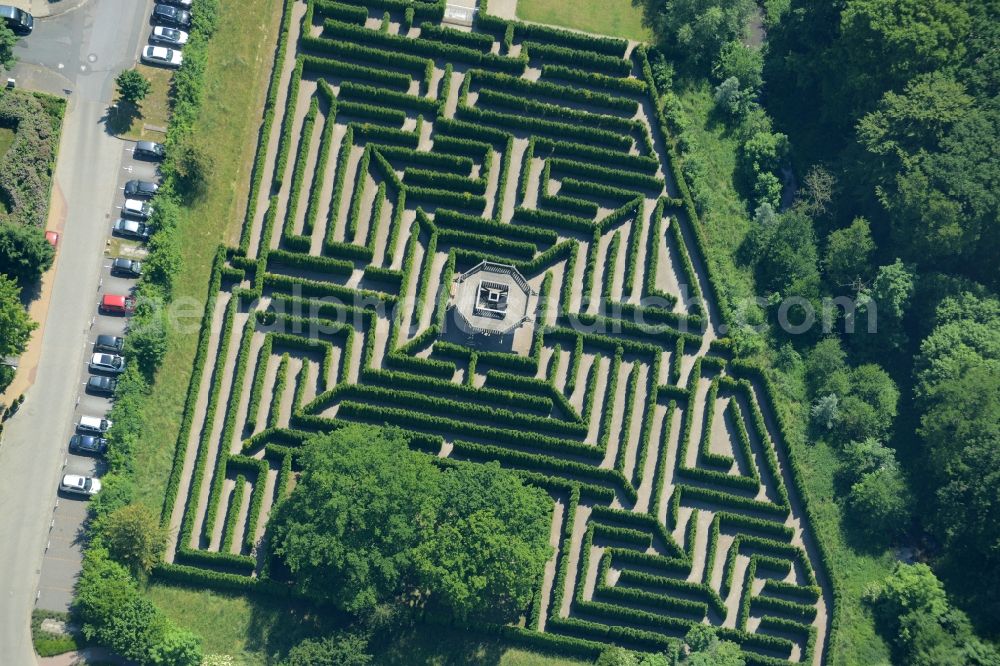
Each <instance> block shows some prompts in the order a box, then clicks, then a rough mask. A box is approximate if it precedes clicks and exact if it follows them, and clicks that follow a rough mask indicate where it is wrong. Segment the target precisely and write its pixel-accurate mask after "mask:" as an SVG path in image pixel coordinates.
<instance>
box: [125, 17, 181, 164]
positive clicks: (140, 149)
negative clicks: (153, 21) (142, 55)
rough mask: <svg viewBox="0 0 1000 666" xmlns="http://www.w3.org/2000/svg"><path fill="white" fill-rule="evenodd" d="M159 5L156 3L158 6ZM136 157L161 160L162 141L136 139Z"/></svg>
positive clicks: (163, 151)
mask: <svg viewBox="0 0 1000 666" xmlns="http://www.w3.org/2000/svg"><path fill="white" fill-rule="evenodd" d="M159 6H160V5H157V7H159ZM167 9H173V7H167ZM133 154H134V155H135V156H136V157H146V158H149V159H151V160H162V159H163V157H164V155H166V151H165V150H164V149H163V144H162V143H156V142H155V141H137V142H136V144H135V152H134V153H133Z"/></svg>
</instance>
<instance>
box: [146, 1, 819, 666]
mask: <svg viewBox="0 0 1000 666" xmlns="http://www.w3.org/2000/svg"><path fill="white" fill-rule="evenodd" d="M482 4H484V5H485V3H482ZM444 9H445V7H444V4H443V3H438V2H417V1H411V0H356V1H355V2H343V1H342V2H336V1H333V0H309V1H308V2H302V1H301V0H287V2H286V6H285V14H284V18H283V26H282V37H281V41H280V43H279V49H278V53H277V56H276V60H275V69H274V74H273V78H272V80H271V82H270V88H269V97H268V100H267V105H266V108H265V116H264V121H263V125H262V128H261V133H260V143H259V146H258V149H257V154H256V162H255V165H254V171H253V178H252V183H251V194H250V197H249V201H248V202H247V212H246V223H245V226H244V229H243V233H242V237H241V240H240V244H239V246H238V247H233V248H222V249H220V250H219V253H218V255H217V258H216V263H215V267H214V270H213V274H212V282H211V285H210V287H209V295H210V297H211V299H214V307H212V308H209V309H208V310H207V311H206V316H205V319H204V321H203V324H202V334H201V344H200V347H199V351H198V357H197V360H196V366H195V372H194V375H193V380H192V384H191V389H190V393H189V396H188V402H187V405H186V410H185V419H184V423H183V424H182V433H181V437H180V441H179V443H178V448H177V458H176V461H175V465H174V470H173V474H172V476H171V479H170V487H169V491H168V497H167V502H166V505H165V507H164V521H165V522H166V523H168V524H169V525H171V526H172V527H174V528H175V529H176V530H177V535H178V536H177V539H176V541H175V542H174V543H173V544H172V547H171V549H170V552H169V554H168V557H167V560H168V562H167V563H165V564H164V565H163V566H161V567H160V568H159V569H158V574H159V575H160V576H163V577H167V578H172V579H178V580H184V581H187V582H193V583H197V584H206V585H214V586H221V587H230V588H241V589H255V590H258V591H261V592H265V593H273V594H286V593H287V586H286V585H284V584H283V583H282V582H281V581H278V580H274V579H273V578H272V577H271V576H270V575H269V572H268V567H267V566H266V562H265V561H264V560H265V558H263V557H262V554H263V552H264V551H265V548H264V547H263V546H262V545H261V540H262V539H266V530H265V525H266V521H267V516H268V513H269V511H270V509H271V507H272V506H273V504H274V503H275V502H276V501H278V500H280V498H281V497H283V496H284V495H286V494H287V493H288V492H290V490H291V487H292V485H293V484H294V480H295V470H296V451H297V449H298V447H299V446H300V445H301V444H302V443H303V441H305V440H306V439H307V438H308V437H309V436H310V434H311V433H314V432H320V431H329V430H332V429H336V428H338V427H341V426H342V425H343V424H345V423H349V422H366V423H374V424H383V423H388V424H393V425H397V426H400V427H402V428H405V429H407V430H409V431H411V432H412V433H413V443H414V446H417V447H419V448H421V449H423V450H426V451H427V452H428V453H429V454H432V455H436V456H439V457H440V458H442V464H448V460H451V459H454V460H471V461H488V460H497V461H500V462H501V464H503V465H505V466H509V467H511V468H513V469H517V470H520V471H521V472H523V474H524V476H525V478H526V479H528V480H529V481H530V482H532V483H535V484H538V485H540V486H542V487H544V488H546V489H547V490H548V491H550V492H551V495H552V497H553V499H554V511H553V525H552V533H551V542H552V545H553V547H554V550H555V555H554V557H553V559H552V561H551V562H550V564H549V566H548V568H547V569H546V572H545V575H544V577H543V578H542V579H541V580H539V581H538V593H537V595H536V598H535V601H534V604H533V607H531V608H527V609H525V623H524V624H525V626H524V627H503V628H499V627H494V628H492V629H494V630H496V631H501V632H504V633H506V634H509V635H511V636H516V637H518V638H520V639H523V640H524V641H528V642H535V643H539V644H544V645H547V646H550V647H555V648H557V649H562V650H565V651H574V650H576V651H582V652H584V653H592V652H593V650H594V648H595V646H598V645H599V644H603V643H612V642H613V643H619V644H622V645H626V646H630V647H634V648H640V649H648V650H656V649H662V648H663V647H664V646H666V645H667V644H668V642H669V641H672V640H674V639H675V638H677V637H680V636H683V634H684V633H685V632H686V630H687V628H688V627H689V626H690V625H691V624H692V623H698V622H707V623H710V624H712V625H714V626H716V627H719V631H720V633H721V635H722V637H724V638H726V639H731V640H734V641H736V642H738V643H739V644H740V645H741V646H742V648H743V649H744V651H745V652H746V654H747V658H748V663H753V664H775V663H787V662H793V663H814V664H819V663H822V661H823V650H824V646H825V645H826V643H827V642H828V639H829V635H830V633H831V631H832V630H833V628H834V626H835V622H834V616H833V611H834V607H833V600H834V594H835V592H836V590H835V589H833V588H832V587H831V584H830V582H829V580H828V578H827V576H826V573H825V571H826V566H825V565H826V560H825V556H824V555H823V550H822V545H821V544H820V543H818V542H817V540H816V539H815V537H813V536H812V535H811V534H810V531H809V528H808V520H807V515H808V510H809V508H808V506H807V505H806V504H805V498H804V497H803V496H802V495H801V493H800V492H799V491H798V472H797V466H796V464H795V460H794V452H793V451H791V450H789V449H788V448H787V447H786V446H785V444H784V441H785V440H784V437H782V435H781V433H782V431H783V428H782V425H781V421H780V419H779V418H778V417H777V415H775V414H774V413H773V412H772V410H771V408H770V406H769V405H770V402H771V401H770V399H769V397H768V396H769V391H770V388H769V385H768V384H767V380H766V378H765V377H764V376H763V375H761V374H760V373H759V372H758V371H757V370H756V369H755V367H754V366H753V365H751V364H749V363H747V362H745V361H741V360H738V359H734V358H732V354H731V353H730V348H729V344H728V341H727V340H726V339H725V337H724V336H723V335H722V334H723V332H724V331H725V328H724V322H725V321H727V318H728V316H729V313H728V312H725V311H724V310H722V309H720V308H721V306H720V305H719V304H717V303H713V296H712V294H713V293H715V292H716V290H715V289H714V288H713V286H712V283H711V277H710V275H709V273H708V271H707V267H706V265H705V262H704V261H703V259H702V257H703V256H704V254H703V252H702V251H701V246H702V236H701V233H702V232H701V229H700V226H699V225H700V223H699V222H698V221H697V219H696V217H695V216H694V213H693V209H692V207H691V205H690V197H689V196H688V193H687V189H686V186H685V185H684V183H683V181H682V180H681V179H680V177H679V169H677V165H676V162H675V160H674V159H673V157H672V149H671V145H670V137H669V135H668V134H667V128H666V125H665V123H664V119H663V118H662V116H661V115H660V112H659V105H658V104H657V103H656V102H655V94H656V93H655V91H654V90H652V88H651V75H650V71H649V65H648V63H647V61H646V54H645V52H644V49H643V47H641V46H636V45H630V44H628V43H627V42H626V41H624V40H620V39H610V38H601V37H594V36H589V35H583V34H579V33H572V32H567V31H562V30H558V29H553V28H547V27H543V26H538V25H529V24H523V23H517V22H508V21H506V20H503V19H500V18H497V17H495V16H491V15H489V13H488V7H483V6H481V7H480V13H479V15H478V18H477V22H476V28H475V31H473V32H468V31H464V30H460V29H457V28H455V27H451V26H448V25H446V24H443V23H442V21H441V18H442V16H443V13H444ZM483 260H488V261H492V262H496V263H499V264H503V265H505V266H512V267H514V268H516V269H517V270H518V271H519V272H520V274H521V275H523V276H524V279H525V280H526V281H527V283H528V285H529V287H530V290H531V298H532V300H531V301H530V302H531V303H532V307H533V311H532V315H531V317H530V319H531V321H529V322H528V323H527V324H525V325H523V326H521V327H520V328H518V329H517V330H516V332H514V333H513V334H510V335H506V336H499V337H498V336H492V337H489V338H484V337H482V336H477V335H473V334H468V333H466V332H463V331H460V330H456V327H455V325H454V321H453V320H452V318H451V314H452V313H451V311H450V310H449V296H450V295H451V294H453V292H454V289H455V279H456V278H457V277H458V276H460V275H461V274H462V273H464V272H466V271H468V270H469V269H470V268H472V267H473V266H475V265H477V264H479V263H480V262H481V261H483Z"/></svg>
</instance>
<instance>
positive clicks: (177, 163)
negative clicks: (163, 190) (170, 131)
mask: <svg viewBox="0 0 1000 666" xmlns="http://www.w3.org/2000/svg"><path fill="white" fill-rule="evenodd" d="M170 162H171V166H172V168H173V171H174V177H175V178H176V183H177V190H178V192H179V193H180V194H181V195H183V196H184V197H185V198H186V199H189V200H190V199H197V198H199V197H202V196H204V194H205V187H206V183H208V180H209V174H211V173H212V171H213V170H214V169H215V163H214V161H213V159H212V156H211V155H210V154H209V153H208V152H207V151H206V150H205V149H204V148H202V147H201V146H199V145H196V144H194V143H191V142H186V143H183V144H181V145H179V146H175V147H174V148H173V150H172V151H171V153H170Z"/></svg>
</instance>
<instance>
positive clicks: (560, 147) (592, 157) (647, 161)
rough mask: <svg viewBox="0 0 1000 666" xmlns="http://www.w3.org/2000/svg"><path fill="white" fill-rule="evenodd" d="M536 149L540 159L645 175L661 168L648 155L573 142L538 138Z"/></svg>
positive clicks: (657, 162)
mask: <svg viewBox="0 0 1000 666" xmlns="http://www.w3.org/2000/svg"><path fill="white" fill-rule="evenodd" d="M518 80H520V79H518ZM535 147H536V150H537V152H538V153H539V157H542V156H545V155H543V154H542V153H548V156H551V157H563V158H567V159H574V160H583V161H588V162H594V163H596V164H601V165H612V164H613V165H615V166H620V167H624V168H626V169H629V170H632V171H642V172H645V173H656V170H657V169H658V168H659V166H660V163H659V161H658V160H657V159H655V158H653V157H649V156H647V155H631V154H629V153H623V152H619V151H617V150H608V149H606V148H595V147H593V146H586V145H584V144H581V143H574V142H572V141H563V140H553V139H546V138H544V137H538V138H536V139H535Z"/></svg>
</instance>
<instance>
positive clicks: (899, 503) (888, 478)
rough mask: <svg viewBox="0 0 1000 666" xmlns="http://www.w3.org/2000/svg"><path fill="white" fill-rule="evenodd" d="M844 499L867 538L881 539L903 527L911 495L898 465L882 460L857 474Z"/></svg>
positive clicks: (907, 522) (908, 512)
mask: <svg viewBox="0 0 1000 666" xmlns="http://www.w3.org/2000/svg"><path fill="white" fill-rule="evenodd" d="M847 503H848V507H849V509H850V511H851V513H852V514H853V515H854V519H855V521H856V524H857V525H859V526H860V527H861V529H862V530H863V531H864V532H865V534H866V535H867V536H868V537H869V539H871V540H872V542H874V543H885V542H886V541H891V540H892V539H893V538H894V537H897V536H900V535H901V534H903V533H904V532H905V531H906V529H907V527H908V526H909V523H910V510H911V507H912V505H913V498H912V497H911V495H910V489H909V486H907V484H906V479H905V478H903V475H902V473H901V472H900V470H899V467H898V466H896V465H895V464H883V465H881V466H880V467H878V468H877V469H875V470H874V471H872V472H867V473H865V474H862V475H861V478H860V479H859V480H858V481H857V482H856V483H854V485H852V486H851V490H850V493H849V494H848V496H847Z"/></svg>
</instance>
